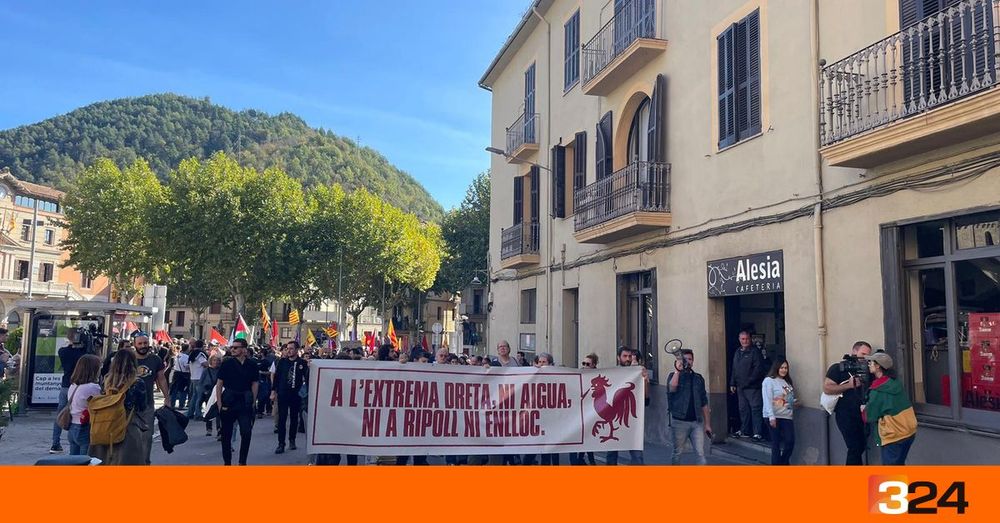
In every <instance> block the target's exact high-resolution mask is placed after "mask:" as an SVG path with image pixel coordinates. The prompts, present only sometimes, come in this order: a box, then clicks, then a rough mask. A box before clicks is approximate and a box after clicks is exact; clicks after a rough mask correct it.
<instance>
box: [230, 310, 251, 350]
mask: <svg viewBox="0 0 1000 523" xmlns="http://www.w3.org/2000/svg"><path fill="white" fill-rule="evenodd" d="M249 336H250V329H249V328H248V327H247V322H245V321H243V315H242V314H238V315H237V316H236V327H234V328H233V333H232V334H231V335H230V336H229V343H228V344H229V345H232V344H233V340H243V341H245V342H247V343H250V339H249Z"/></svg>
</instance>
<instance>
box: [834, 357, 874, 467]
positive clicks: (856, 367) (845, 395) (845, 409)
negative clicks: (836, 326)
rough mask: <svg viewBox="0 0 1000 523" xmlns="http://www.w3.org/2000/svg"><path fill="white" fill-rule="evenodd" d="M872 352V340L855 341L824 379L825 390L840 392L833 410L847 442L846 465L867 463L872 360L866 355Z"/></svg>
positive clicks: (838, 426) (841, 433)
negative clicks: (865, 415) (866, 407)
mask: <svg viewBox="0 0 1000 523" xmlns="http://www.w3.org/2000/svg"><path fill="white" fill-rule="evenodd" d="M871 353H872V346H871V344H870V343H868V342H866V341H859V342H857V343H855V344H854V346H853V347H851V353H850V354H845V355H844V359H843V360H842V361H840V362H837V363H834V364H833V365H831V366H830V368H829V369H828V370H827V371H826V379H825V380H823V392H824V393H826V394H831V395H840V399H839V400H837V407H836V408H835V409H834V411H833V413H834V416H835V417H836V418H837V429H839V430H840V435H841V436H843V437H844V444H845V445H847V462H846V463H845V464H846V465H861V464H863V463H862V456H864V453H865V450H866V448H867V446H868V444H867V439H868V438H867V436H866V435H865V422H864V420H862V419H861V405H862V404H863V403H864V401H865V388H866V386H867V382H868V362H867V360H866V359H865V358H867V357H868V356H869V355H870V354H871Z"/></svg>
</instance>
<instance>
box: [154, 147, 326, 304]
mask: <svg viewBox="0 0 1000 523" xmlns="http://www.w3.org/2000/svg"><path fill="white" fill-rule="evenodd" d="M169 191H170V202H169V205H167V206H166V208H165V209H164V212H163V213H162V214H163V215H164V222H165V225H164V226H163V227H162V228H161V229H160V230H161V231H162V232H163V235H164V236H163V237H162V238H161V239H162V240H163V241H164V243H165V245H169V246H170V248H171V249H178V250H181V251H184V252H185V253H188V254H187V255H186V256H187V259H186V260H185V261H186V266H185V267H184V269H185V270H186V271H187V272H189V273H192V274H196V275H197V277H199V278H203V279H204V280H205V282H206V284H207V285H209V286H210V287H212V288H215V289H225V290H226V292H227V293H228V294H229V295H230V296H231V297H232V300H233V303H234V305H235V310H236V311H237V312H240V313H242V312H244V309H245V304H246V303H258V302H261V301H265V300H268V299H271V298H276V297H279V296H283V295H285V294H287V285H288V282H289V280H290V278H291V277H292V275H290V274H289V273H290V271H288V270H287V269H288V261H289V260H290V259H291V258H294V257H295V256H296V255H297V253H296V252H294V251H292V250H291V249H290V246H289V238H290V237H291V236H292V234H291V231H293V230H294V229H295V228H297V227H300V226H301V223H302V220H303V216H304V215H305V210H306V209H305V200H304V198H303V194H302V188H301V186H300V185H299V183H298V182H297V181H296V180H293V179H291V178H289V177H288V175H286V174H285V173H284V172H282V171H281V170H279V169H267V170H265V171H263V172H261V171H257V170H255V169H253V168H251V167H241V166H240V165H239V164H238V163H237V162H236V160H235V159H233V158H231V157H229V156H227V155H225V154H224V153H216V154H215V155H213V156H212V157H211V158H209V159H207V160H198V159H194V158H192V159H189V160H185V161H183V162H181V164H180V166H179V167H178V168H177V169H176V170H174V171H173V172H172V173H170V183H169Z"/></svg>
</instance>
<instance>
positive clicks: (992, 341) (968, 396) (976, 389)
mask: <svg viewBox="0 0 1000 523" xmlns="http://www.w3.org/2000/svg"><path fill="white" fill-rule="evenodd" d="M967 353H968V366H966V365H965V362H964V359H965V358H963V370H964V371H965V376H963V379H962V406H963V407H969V408H975V409H987V410H1000V380H998V379H997V372H996V367H997V360H998V359H1000V358H998V355H1000V313H995V312H991V313H980V312H974V313H970V314H969V350H968V351H967Z"/></svg>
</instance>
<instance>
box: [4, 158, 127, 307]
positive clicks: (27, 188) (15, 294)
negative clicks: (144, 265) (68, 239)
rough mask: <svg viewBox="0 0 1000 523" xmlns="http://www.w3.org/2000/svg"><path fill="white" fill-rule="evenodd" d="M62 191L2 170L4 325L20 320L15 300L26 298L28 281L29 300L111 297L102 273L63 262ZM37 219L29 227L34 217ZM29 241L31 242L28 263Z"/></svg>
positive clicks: (106, 298)
mask: <svg viewBox="0 0 1000 523" xmlns="http://www.w3.org/2000/svg"><path fill="white" fill-rule="evenodd" d="M63 196H64V193H63V192H61V191H58V190H56V189H53V188H51V187H46V186H44V185H38V184H34V183H29V182H25V181H23V180H19V179H18V178H17V177H15V176H14V175H12V174H11V173H10V171H9V170H7V169H3V170H0V216H2V217H0V319H2V320H3V321H5V322H6V323H7V324H8V326H11V327H14V326H17V325H19V324H20V322H21V316H20V313H19V312H18V311H16V310H14V309H15V304H16V303H17V302H18V301H20V300H24V299H26V298H27V295H28V282H29V280H30V281H31V294H32V298H33V299H58V300H97V301H109V298H110V295H111V285H110V283H109V281H108V279H107V278H105V277H91V276H89V275H85V274H82V273H81V272H80V271H78V270H76V269H75V268H72V267H61V265H62V263H63V262H65V261H66V260H67V259H69V252H68V251H65V250H63V249H62V247H61V246H60V245H59V243H60V242H61V241H62V240H63V239H64V238H65V235H66V231H65V230H64V229H63V228H62V227H60V226H59V225H58V223H57V220H59V219H60V218H62V212H61V211H62V210H61V207H60V202H61V201H62V198H63ZM36 206H37V217H36V218H35V220H36V223H35V225H34V226H32V217H33V216H35V207H36ZM32 243H34V247H35V256H34V266H32V264H31V248H32Z"/></svg>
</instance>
